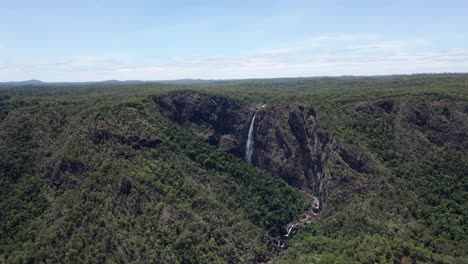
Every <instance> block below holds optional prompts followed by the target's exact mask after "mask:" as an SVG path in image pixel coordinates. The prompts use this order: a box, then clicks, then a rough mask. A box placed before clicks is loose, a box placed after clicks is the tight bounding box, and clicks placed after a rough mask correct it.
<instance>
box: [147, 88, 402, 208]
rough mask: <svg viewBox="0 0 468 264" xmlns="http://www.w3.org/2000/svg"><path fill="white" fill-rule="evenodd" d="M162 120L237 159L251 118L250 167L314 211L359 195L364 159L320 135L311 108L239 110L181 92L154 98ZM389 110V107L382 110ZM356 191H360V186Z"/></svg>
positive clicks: (217, 100) (366, 168)
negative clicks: (301, 194)
mask: <svg viewBox="0 0 468 264" xmlns="http://www.w3.org/2000/svg"><path fill="white" fill-rule="evenodd" d="M153 100H154V102H155V104H156V108H157V109H158V110H159V112H160V113H161V114H163V115H164V116H166V117H167V118H170V119H172V120H173V121H175V122H177V123H179V124H180V125H183V126H186V127H188V128H190V129H191V130H192V131H193V132H194V134H195V135H196V136H198V137H199V138H200V139H202V140H204V141H206V142H208V143H210V144H213V145H215V146H218V147H219V148H220V149H222V150H224V151H226V152H229V153H231V154H234V155H236V156H239V157H242V156H243V153H245V142H246V140H247V135H248V130H249V126H250V124H251V120H252V117H253V115H255V116H256V119H255V123H254V127H253V139H254V151H253V155H252V159H251V162H252V164H253V165H255V166H257V167H259V168H263V169H265V170H267V171H270V172H271V173H272V174H273V175H276V176H278V177H281V178H282V179H284V180H285V181H286V182H288V183H289V184H290V185H292V186H295V187H297V188H300V189H303V190H305V191H307V192H309V193H312V194H313V196H315V197H317V198H318V200H317V203H316V208H315V209H314V210H315V211H319V210H322V209H323V208H324V207H325V206H326V205H327V203H329V202H332V203H334V204H339V203H338V202H335V201H343V200H346V199H350V197H351V196H352V195H353V193H356V192H359V191H363V190H361V189H359V188H360V187H357V186H356V185H355V183H356V182H359V181H362V180H363V179H367V177H366V176H365V175H366V174H367V173H369V166H367V165H366V164H367V161H366V159H363V158H361V157H360V155H358V154H356V153H357V151H356V149H353V148H350V147H348V146H346V145H344V144H341V143H339V141H338V140H337V139H331V138H330V137H329V136H328V135H327V133H325V132H323V131H322V130H321V129H320V126H319V122H318V120H317V113H316V111H315V109H314V108H313V107H303V106H298V107H294V108H292V107H288V106H271V107H270V106H266V105H261V104H258V105H254V106H252V105H241V104H239V103H238V102H236V101H235V100H232V99H228V98H224V97H218V96H212V95H207V94H201V93H193V92H185V93H177V94H174V95H170V96H163V97H154V98H153ZM383 107H384V108H385V109H389V110H391V109H392V107H393V106H392V104H391V103H387V104H384V105H383ZM359 186H361V185H359Z"/></svg>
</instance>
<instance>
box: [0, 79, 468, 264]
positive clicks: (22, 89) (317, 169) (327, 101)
mask: <svg viewBox="0 0 468 264" xmlns="http://www.w3.org/2000/svg"><path fill="white" fill-rule="evenodd" d="M253 116H255V123H253V124H252V118H253ZM251 125H252V129H253V131H252V132H253V133H252V139H253V141H254V145H253V147H254V149H253V154H252V159H251V162H252V163H248V162H246V161H244V160H243V158H244V153H245V151H246V141H247V137H248V132H249V128H250V126H251ZM467 131H468V75H467V74H435V75H425V74H422V75H409V76H406V75H405V76H380V77H339V78H326V77H323V78H291V79H258V80H236V81H221V82H208V83H201V84H197V85H190V84H187V85H180V84H162V83H161V84H158V83H141V84H138V83H137V84H134V83H122V84H106V83H101V84H90V85H79V86H76V85H69V86H67V85H64V86H62V85H53V86H47V85H41V86H17V87H15V86H13V85H10V86H8V85H6V86H2V87H0V263H115V262H117V263H266V262H269V261H272V262H274V263H276V262H277V263H467V262H468V239H467V238H468V224H467V218H468V204H467V200H468V151H467V149H468V135H467V133H468V132H467ZM312 209H313V210H312ZM304 216H307V217H309V218H307V219H308V220H307V221H303V220H304ZM310 217H311V218H310ZM288 224H289V225H288ZM291 226H294V228H291V231H290V232H288V227H291ZM289 233H291V234H289ZM286 234H287V235H288V236H286Z"/></svg>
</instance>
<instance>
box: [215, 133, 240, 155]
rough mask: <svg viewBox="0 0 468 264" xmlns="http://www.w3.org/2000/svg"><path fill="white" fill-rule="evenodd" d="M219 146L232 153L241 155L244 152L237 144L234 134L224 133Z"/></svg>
mask: <svg viewBox="0 0 468 264" xmlns="http://www.w3.org/2000/svg"><path fill="white" fill-rule="evenodd" d="M218 147H219V148H220V149H221V150H222V151H225V152H228V153H231V154H233V155H236V156H241V155H242V153H241V151H240V149H239V146H238V144H237V140H236V138H235V137H234V135H232V134H226V135H222V136H221V138H220V139H219V144H218Z"/></svg>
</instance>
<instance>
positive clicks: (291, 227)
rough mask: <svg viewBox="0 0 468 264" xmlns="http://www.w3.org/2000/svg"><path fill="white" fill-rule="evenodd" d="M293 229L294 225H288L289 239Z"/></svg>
mask: <svg viewBox="0 0 468 264" xmlns="http://www.w3.org/2000/svg"><path fill="white" fill-rule="evenodd" d="M293 227H294V226H293V225H288V228H287V231H288V233H287V234H286V237H288V236H289V234H291V231H292V229H293Z"/></svg>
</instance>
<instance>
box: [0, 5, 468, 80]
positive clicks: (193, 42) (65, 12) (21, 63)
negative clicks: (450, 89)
mask: <svg viewBox="0 0 468 264" xmlns="http://www.w3.org/2000/svg"><path fill="white" fill-rule="evenodd" d="M439 72H468V1H466V0H460V1H457V0H445V1H442V0H440V1H436V0H425V1H419V0H388V1H387V0H379V1H376V0H366V1H364V0H362V1H360V0H343V1H334V0H328V1H315V0H308V1H295V0H287V1H279V0H268V1H266V0H265V1H264V0H249V1H241V0H237V1H223V0H218V1H213V0H210V1H202V0H199V1H195V0H193V1H189V0H186V1H178V0H172V1H157V0H153V1H149V0H148V1H143V0H131V1H130V0H128V1H118V0H116V1H110V0H109V1H104V0H101V1H100V0H92V1H89V0H81V1H76V0H71V1H70V0H41V1H38V0H34V1H33V0H29V1H24V0H14V1H10V0H0V81H19V80H29V79H39V80H43V81H60V82H61V81H101V80H169V79H184V78H193V79H242V78H272V77H309V76H340V75H387V74H411V73H439Z"/></svg>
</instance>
